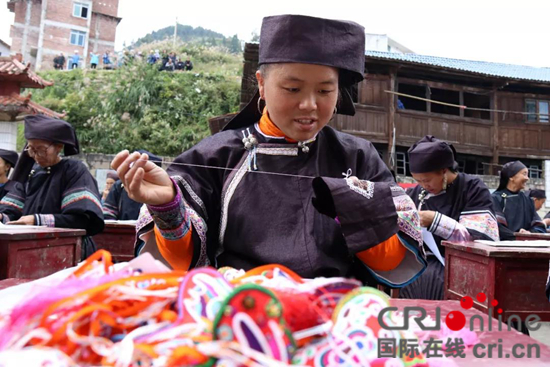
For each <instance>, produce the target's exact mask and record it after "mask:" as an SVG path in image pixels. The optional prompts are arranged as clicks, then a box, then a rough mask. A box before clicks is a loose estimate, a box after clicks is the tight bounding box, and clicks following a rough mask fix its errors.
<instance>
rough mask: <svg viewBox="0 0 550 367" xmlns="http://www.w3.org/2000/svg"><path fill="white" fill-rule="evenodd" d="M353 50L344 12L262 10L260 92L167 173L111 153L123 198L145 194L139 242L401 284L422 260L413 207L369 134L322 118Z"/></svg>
mask: <svg viewBox="0 0 550 367" xmlns="http://www.w3.org/2000/svg"><path fill="white" fill-rule="evenodd" d="M364 51H365V30H364V28H363V27H361V26H359V25H358V24H356V23H353V22H346V21H337V20H329V19H320V18H313V17H307V16H299V15H281V16H273V17H266V18H264V20H263V23H262V31H261V35H260V52H259V64H260V69H259V70H258V71H257V73H256V78H257V81H258V87H259V91H258V92H257V93H256V95H255V96H254V98H253V99H252V101H251V102H250V103H249V104H248V106H247V107H245V108H244V109H243V110H242V111H241V112H240V113H239V114H238V115H237V116H236V117H235V118H234V119H233V120H232V121H230V122H229V124H228V125H227V126H226V127H225V128H224V131H222V132H220V133H218V134H215V135H213V136H211V137H209V138H206V139H205V140H203V141H202V142H200V143H199V144H198V145H196V146H195V147H193V148H191V149H189V150H188V151H186V152H185V153H183V154H181V155H180V156H179V157H178V158H177V159H176V160H175V161H174V162H173V163H172V164H171V166H170V167H169V168H168V173H166V172H165V171H163V170H162V169H161V168H159V167H157V166H156V165H155V164H153V163H151V162H148V160H147V155H145V154H139V153H131V154H130V153H129V152H128V151H123V152H120V153H119V154H118V155H117V156H116V157H115V159H114V160H113V162H112V165H113V167H114V168H115V169H117V170H118V173H119V176H120V178H121V180H122V181H123V183H124V186H125V189H126V190H127V191H128V193H129V196H130V198H132V199H134V200H136V201H139V202H142V203H145V204H147V207H145V208H144V210H142V215H141V216H140V219H138V224H137V229H138V238H142V239H144V240H145V242H146V245H145V248H144V251H146V250H149V249H151V252H153V251H156V253H157V254H159V253H160V256H162V257H163V258H164V259H165V260H166V261H168V262H169V263H170V264H171V265H172V266H173V267H174V268H176V269H183V270H187V269H189V268H193V267H197V266H204V265H206V264H213V265H215V266H218V267H222V266H230V267H233V268H237V269H246V270H248V269H251V268H254V267H257V266H260V265H265V264H270V263H276V264H281V265H284V266H287V267H288V268H290V269H291V270H293V271H295V272H296V273H298V274H299V275H301V276H303V277H308V278H312V277H318V276H351V275H356V276H358V277H364V276H365V275H366V274H371V275H372V276H374V277H375V278H376V280H378V281H379V282H381V283H384V284H388V285H392V286H395V287H400V286H403V285H405V284H408V283H410V282H411V281H413V280H414V279H415V278H416V277H417V276H418V275H419V274H420V273H421V272H422V271H423V269H424V267H425V261H424V259H423V254H422V252H421V249H420V245H421V243H422V237H421V232H420V227H419V219H418V214H417V212H416V209H415V208H414V204H413V203H412V201H411V200H410V198H409V197H408V196H407V195H406V194H405V192H404V191H403V189H401V188H400V187H399V186H397V185H396V184H395V182H394V180H393V178H392V175H391V173H390V171H389V170H388V168H387V167H386V166H385V164H384V163H383V162H382V160H381V159H380V157H379V155H378V152H377V151H376V149H375V148H374V147H373V145H372V144H371V143H370V142H368V141H367V140H365V139H361V138H357V137H354V136H351V135H348V134H344V133H341V132H338V131H336V130H334V129H333V128H331V127H329V126H327V124H328V122H329V121H330V120H331V119H332V118H333V117H334V116H335V115H336V114H337V113H340V114H344V115H353V114H354V113H355V109H354V106H353V102H352V99H351V95H350V92H349V91H350V88H351V87H352V86H354V85H355V84H356V83H358V82H359V81H361V80H363V78H364V67H365V52H364ZM342 174H344V175H345V177H343V176H342Z"/></svg>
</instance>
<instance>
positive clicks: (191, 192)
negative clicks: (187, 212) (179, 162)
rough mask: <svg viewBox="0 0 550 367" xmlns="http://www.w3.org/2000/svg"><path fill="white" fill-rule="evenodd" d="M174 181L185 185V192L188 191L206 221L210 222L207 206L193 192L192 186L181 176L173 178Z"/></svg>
mask: <svg viewBox="0 0 550 367" xmlns="http://www.w3.org/2000/svg"><path fill="white" fill-rule="evenodd" d="M172 179H174V180H176V181H178V182H179V183H181V184H182V185H183V188H184V189H185V191H187V193H188V194H189V196H191V199H193V201H194V202H195V203H196V204H197V205H198V206H199V207H200V208H201V210H202V215H203V216H204V219H205V220H208V213H207V211H206V206H205V205H204V202H203V201H202V199H201V198H200V197H199V196H198V195H197V194H196V193H195V191H193V189H192V188H191V185H189V183H188V182H187V181H186V180H185V179H184V178H183V177H181V176H172ZM184 201H185V200H184Z"/></svg>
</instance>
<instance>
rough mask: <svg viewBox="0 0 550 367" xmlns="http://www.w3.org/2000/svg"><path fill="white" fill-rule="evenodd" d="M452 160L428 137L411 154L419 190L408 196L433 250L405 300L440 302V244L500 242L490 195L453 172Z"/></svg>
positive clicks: (449, 151) (449, 150) (445, 147)
mask: <svg viewBox="0 0 550 367" xmlns="http://www.w3.org/2000/svg"><path fill="white" fill-rule="evenodd" d="M455 154H456V152H455V149H454V147H453V146H452V145H451V144H448V143H446V142H444V141H441V140H439V139H436V138H435V137H433V136H431V135H428V136H425V137H424V138H422V139H421V140H419V141H418V142H417V143H415V144H414V145H413V146H412V147H411V148H410V149H409V166H410V170H411V174H412V176H413V178H414V179H415V180H416V182H418V186H416V187H415V188H414V189H412V190H410V191H408V192H407V193H408V194H409V195H410V196H411V198H412V200H413V201H414V203H415V204H416V206H417V208H418V214H419V215H420V224H421V226H422V227H424V228H426V229H427V231H428V232H429V233H430V234H431V235H432V236H433V238H434V242H435V244H432V245H431V247H429V248H428V249H427V250H428V258H427V260H428V268H427V270H426V272H424V274H422V276H421V277H420V278H419V279H418V280H417V281H416V282H414V283H412V284H411V285H409V286H407V287H405V288H404V289H402V290H401V292H400V296H401V297H403V298H421V299H443V293H444V261H443V259H444V254H445V248H444V247H443V246H442V245H441V241H456V242H460V241H473V240H475V239H484V240H493V241H497V240H498V224H497V221H496V218H495V215H494V213H493V208H492V206H493V203H492V200H491V194H490V192H489V190H488V189H487V187H486V186H485V184H484V183H483V181H481V180H480V179H479V178H477V177H473V176H470V175H467V174H464V173H460V172H457V170H456V163H455ZM427 236H430V235H427ZM426 242H427V243H429V242H428V241H426ZM430 242H431V241H430ZM434 245H435V246H434Z"/></svg>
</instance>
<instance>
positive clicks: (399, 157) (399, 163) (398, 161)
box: [395, 152, 409, 176]
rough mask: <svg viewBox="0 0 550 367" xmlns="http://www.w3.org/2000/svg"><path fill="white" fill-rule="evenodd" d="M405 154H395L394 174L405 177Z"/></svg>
mask: <svg viewBox="0 0 550 367" xmlns="http://www.w3.org/2000/svg"><path fill="white" fill-rule="evenodd" d="M408 164H409V163H408V162H407V154H406V153H405V152H396V153H395V170H396V172H395V174H397V175H401V176H406V175H407V166H408Z"/></svg>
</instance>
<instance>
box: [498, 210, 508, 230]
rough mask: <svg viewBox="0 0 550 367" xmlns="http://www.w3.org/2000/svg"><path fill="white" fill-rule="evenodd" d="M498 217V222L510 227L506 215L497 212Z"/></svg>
mask: <svg viewBox="0 0 550 367" xmlns="http://www.w3.org/2000/svg"><path fill="white" fill-rule="evenodd" d="M496 217H497V223H500V224H502V225H505V226H506V227H508V221H507V220H506V217H505V216H504V215H502V214H499V213H497V215H496Z"/></svg>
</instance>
